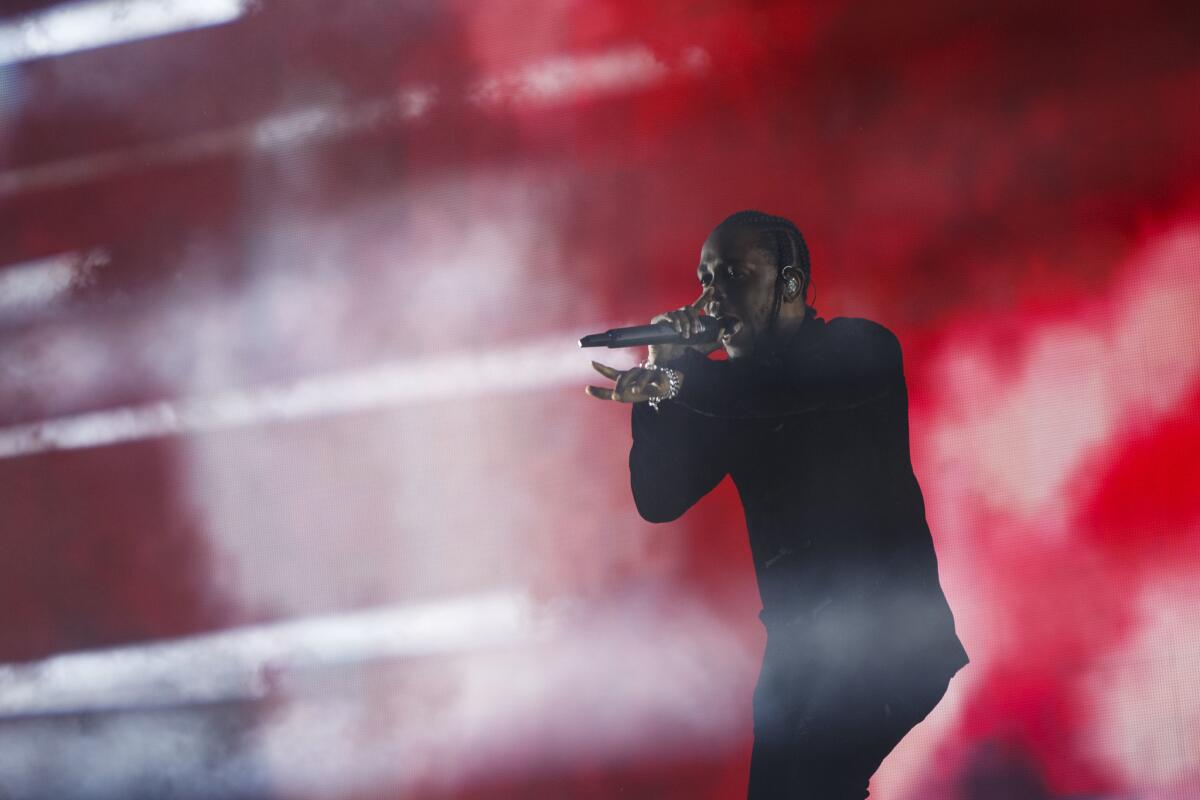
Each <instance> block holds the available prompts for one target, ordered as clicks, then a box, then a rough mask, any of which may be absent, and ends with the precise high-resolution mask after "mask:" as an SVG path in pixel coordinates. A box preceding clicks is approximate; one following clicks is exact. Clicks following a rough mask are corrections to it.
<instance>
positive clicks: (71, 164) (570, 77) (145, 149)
mask: <svg viewBox="0 0 1200 800" xmlns="http://www.w3.org/2000/svg"><path fill="white" fill-rule="evenodd" d="M145 2H149V0H145ZM242 2H243V3H245V2H248V0H242ZM14 24H15V23H14ZM3 30H4V29H3V28H0V32H2V31H3ZM2 43H3V39H2V37H0V48H2V47H3V44H2ZM0 63H3V62H2V60H0ZM710 64H711V58H710V57H709V54H708V52H707V51H706V50H704V49H703V48H702V47H698V46H692V47H688V48H686V49H685V50H684V51H683V52H682V54H681V55H680V57H679V59H678V61H677V63H676V64H674V65H673V66H672V65H671V64H668V63H667V62H664V61H662V60H660V59H659V58H658V57H657V56H656V55H655V54H654V53H653V52H651V51H650V49H649V48H647V47H645V46H644V45H636V46H632V47H627V48H620V49H615V50H610V51H607V52H604V53H599V54H596V55H590V56H561V57H558V58H553V59H548V60H545V61H540V62H537V63H535V64H531V65H528V66H526V67H523V68H521V69H518V70H515V71H513V72H510V73H505V74H501V75H497V76H492V77H488V78H484V79H483V80H481V81H479V82H478V83H476V84H475V85H474V87H473V88H471V89H470V90H469V91H468V92H467V99H468V100H469V101H470V102H472V103H475V104H476V105H479V106H482V107H484V108H499V107H504V106H505V105H509V104H513V105H518V106H520V105H532V106H548V105H554V104H559V103H565V102H571V101H575V100H581V99H588V98H593V97H597V96H603V95H613V94H620V93H621V92H628V91H635V90H637V89H641V88H645V87H648V86H652V85H654V84H656V83H660V82H661V81H663V80H665V79H666V78H668V77H669V76H670V75H672V74H675V75H678V76H681V77H684V78H688V79H695V78H698V77H700V76H702V75H704V74H705V73H707V72H708V71H709V68H710ZM438 95H439V91H438V89H436V88H435V87H431V86H419V87H410V88H408V89H405V90H403V91H401V92H400V93H398V94H397V95H396V96H394V97H389V98H383V99H377V100H372V101H368V102H366V103H363V104H360V105H358V106H353V107H350V108H344V107H339V106H332V105H331V106H311V107H308V108H301V109H294V110H290V111H286V112H283V113H281V114H278V115H275V116H271V117H266V118H264V119H261V120H259V121H257V122H255V123H251V124H248V125H240V126H237V127H232V128H222V129H219V130H212V131H205V132H202V133H197V134H193V135H190V136H184V137H181V138H179V139H175V140H173V141H168V142H153V143H149V144H144V145H139V146H136V147H129V148H125V149H122V150H111V151H109V152H105V153H96V154H93V155H87V156H81V157H78V158H67V159H62V160H59V161H53V162H50V163H46V164H37V165H32V166H26V167H20V168H17V169H10V170H8V171H6V172H3V173H0V197H5V196H9V195H16V194H20V193H23V192H30V191H40V190H45V189H52V188H57V187H62V186H71V185H74V184H78V183H84V182H89V181H96V180H101V179H104V178H107V177H109V176H112V175H117V174H120V173H122V172H125V171H127V170H134V169H137V170H145V169H151V168H154V167H159V166H164V165H168V164H174V163H187V162H190V161H194V160H196V159H199V158H205V157H211V156H215V155H220V154H222V153H228V152H237V151H241V150H254V149H273V148H277V147H282V146H290V145H294V144H298V143H301V142H304V141H308V140H311V139H321V138H332V137H336V136H342V135H346V134H349V133H353V132H355V131H358V130H362V129H364V128H369V127H371V126H373V125H377V124H383V123H385V122H388V121H392V120H401V121H411V120H415V119H418V118H420V117H423V116H424V115H425V114H426V113H427V112H428V110H429V108H430V107H431V106H432V105H433V103H434V102H435V101H436V100H437V98H438Z"/></svg>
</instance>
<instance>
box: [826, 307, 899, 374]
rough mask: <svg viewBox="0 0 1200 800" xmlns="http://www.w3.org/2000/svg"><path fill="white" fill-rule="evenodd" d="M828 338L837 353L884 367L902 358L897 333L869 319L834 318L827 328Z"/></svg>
mask: <svg viewBox="0 0 1200 800" xmlns="http://www.w3.org/2000/svg"><path fill="white" fill-rule="evenodd" d="M825 335H826V338H827V341H828V342H829V344H830V346H831V348H832V349H833V350H835V351H837V352H839V353H842V354H845V355H860V356H865V357H867V358H869V359H870V360H871V361H873V362H878V363H879V364H880V365H881V366H882V365H883V364H888V363H894V362H899V361H900V360H901V358H902V356H901V352H900V340H899V339H897V338H896V334H894V333H892V331H891V330H890V329H889V328H887V327H886V326H884V325H881V324H880V323H878V322H875V321H874V320H870V319H866V318H865V317H833V318H832V319H830V320H829V322H828V323H827V324H826V326H825Z"/></svg>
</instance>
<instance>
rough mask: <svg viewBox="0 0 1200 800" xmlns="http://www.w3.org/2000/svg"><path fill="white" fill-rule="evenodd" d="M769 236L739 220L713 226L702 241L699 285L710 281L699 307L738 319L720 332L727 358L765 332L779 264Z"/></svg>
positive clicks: (743, 351) (751, 345) (741, 353)
mask: <svg viewBox="0 0 1200 800" xmlns="http://www.w3.org/2000/svg"><path fill="white" fill-rule="evenodd" d="M768 241H769V239H768V238H767V237H766V236H765V235H764V234H763V233H761V232H760V231H756V230H754V229H753V228H747V227H744V226H739V227H731V228H726V229H722V228H717V229H716V230H714V231H713V232H712V234H711V235H710V236H709V237H708V239H707V240H706V241H705V242H704V247H703V249H702V250H701V251H700V266H699V267H698V268H697V270H696V275H697V277H698V278H699V279H700V283H701V284H702V285H703V286H709V285H711V286H712V287H713V293H712V299H711V300H710V301H709V303H708V305H707V306H706V308H705V311H706V313H708V314H710V315H711V316H714V317H718V318H721V317H733V318H735V319H736V320H737V321H738V322H740V323H741V327H740V328H737V329H736V331H735V332H734V333H733V334H732V335H726V336H723V337H722V338H721V344H722V345H723V346H724V347H725V351H726V352H727V353H728V354H729V357H730V358H740V357H742V356H745V355H748V354H749V353H750V352H751V351H753V349H754V345H755V343H756V342H757V341H759V340H760V337H761V336H762V335H763V334H764V333H765V332H766V329H767V323H768V321H769V320H770V318H771V303H772V301H773V300H774V299H775V280H776V276H777V275H778V273H779V268H778V267H777V266H776V264H775V254H774V252H773V251H772V250H770V249H768V246H767V243H768Z"/></svg>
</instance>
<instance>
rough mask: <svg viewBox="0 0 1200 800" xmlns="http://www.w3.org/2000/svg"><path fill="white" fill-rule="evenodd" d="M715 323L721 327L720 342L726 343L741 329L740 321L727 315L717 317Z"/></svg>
mask: <svg viewBox="0 0 1200 800" xmlns="http://www.w3.org/2000/svg"><path fill="white" fill-rule="evenodd" d="M717 321H718V322H719V323H720V325H721V341H722V342H728V341H729V340H730V339H732V338H733V337H734V336H735V335H737V332H738V331H740V330H741V329H742V321H741V320H740V319H738V318H737V317H734V316H730V315H728V314H725V315H722V316H720V317H717Z"/></svg>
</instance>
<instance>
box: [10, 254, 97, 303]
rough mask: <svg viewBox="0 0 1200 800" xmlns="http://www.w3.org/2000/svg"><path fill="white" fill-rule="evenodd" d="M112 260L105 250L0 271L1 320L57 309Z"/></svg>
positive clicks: (39, 261)
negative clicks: (70, 294)
mask: <svg viewBox="0 0 1200 800" xmlns="http://www.w3.org/2000/svg"><path fill="white" fill-rule="evenodd" d="M108 260H109V256H108V253H107V252H105V251H104V250H92V251H89V252H72V253H62V254H59V255H56V256H49V257H47V258H39V259H37V260H36V261H26V262H24V263H21V264H11V265H9V266H6V267H0V318H6V317H16V316H25V315H26V314H29V313H31V312H35V311H38V310H39V309H42V308H46V307H48V306H52V305H54V304H55V303H57V302H58V301H60V300H61V299H63V297H65V296H66V295H67V294H68V293H69V292H70V290H71V289H72V288H73V287H76V286H85V285H87V284H88V283H89V282H91V281H92V280H93V273H94V271H95V269H96V267H99V266H101V265H103V264H106V263H108Z"/></svg>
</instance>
